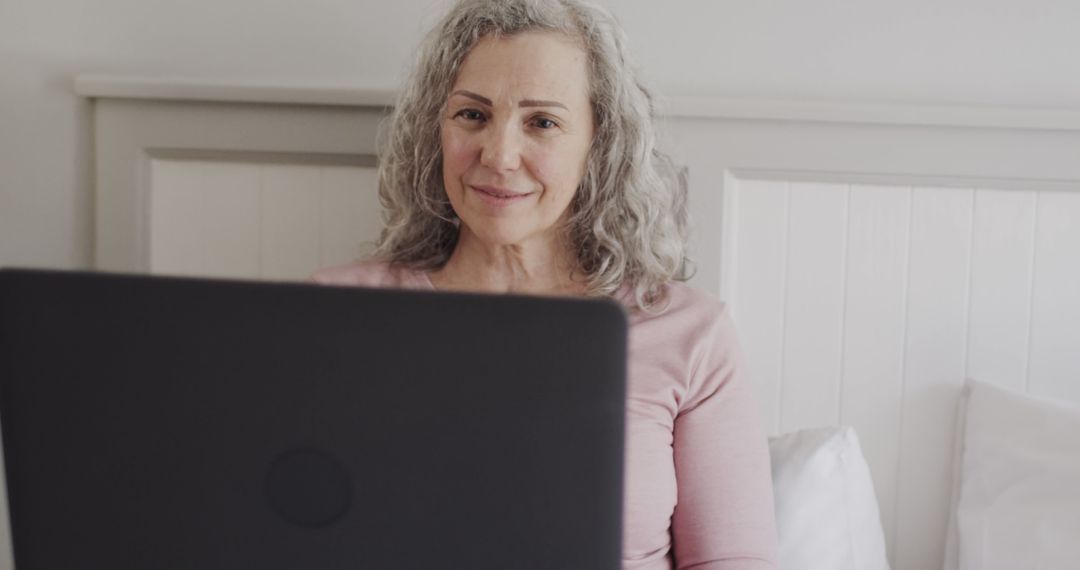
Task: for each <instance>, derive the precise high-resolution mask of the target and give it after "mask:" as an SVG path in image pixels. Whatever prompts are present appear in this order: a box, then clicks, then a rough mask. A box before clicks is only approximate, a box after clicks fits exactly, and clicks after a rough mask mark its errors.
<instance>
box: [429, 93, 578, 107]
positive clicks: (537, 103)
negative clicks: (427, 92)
mask: <svg viewBox="0 0 1080 570" xmlns="http://www.w3.org/2000/svg"><path fill="white" fill-rule="evenodd" d="M455 95H461V96H462V97H468V98H469V99H472V100H474V101H478V102H480V103H483V104H484V105H487V106H488V107H492V106H494V104H493V103H492V102H491V99H488V98H487V97H484V96H483V95H479V94H476V93H473V92H472V91H466V90H465V89H458V90H457V91H454V92H453V93H451V94H450V96H451V97H453V96H455ZM518 106H519V107H561V108H563V109H566V110H567V111H569V110H570V109H568V108H567V107H566V105H563V104H562V103H560V102H558V101H544V100H541V99H522V100H521V102H520V103H518Z"/></svg>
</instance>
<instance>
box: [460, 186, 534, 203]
mask: <svg viewBox="0 0 1080 570" xmlns="http://www.w3.org/2000/svg"><path fill="white" fill-rule="evenodd" d="M469 189H470V190H472V191H473V192H476V195H477V196H478V197H479V198H480V199H481V200H482V201H483V202H484V203H485V204H488V205H490V206H509V205H511V204H517V203H518V202H521V201H523V200H525V199H527V198H528V197H529V196H532V195H533V193H532V192H514V191H511V190H507V189H504V188H495V187H492V186H469Z"/></svg>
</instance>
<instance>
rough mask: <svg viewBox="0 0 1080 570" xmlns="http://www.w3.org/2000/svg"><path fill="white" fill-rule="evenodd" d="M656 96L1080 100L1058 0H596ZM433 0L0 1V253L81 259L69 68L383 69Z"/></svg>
mask: <svg viewBox="0 0 1080 570" xmlns="http://www.w3.org/2000/svg"><path fill="white" fill-rule="evenodd" d="M605 3H606V4H608V5H610V6H612V8H613V9H614V11H615V12H616V14H617V15H618V16H619V17H620V18H621V19H622V21H623V23H624V25H625V27H626V28H627V31H628V33H629V35H630V37H631V43H632V45H633V47H634V50H635V52H636V55H637V58H638V60H639V61H640V63H641V65H642V68H643V71H644V73H645V76H646V78H647V79H648V80H649V82H650V83H651V84H652V85H653V86H654V87H655V88H656V91H658V92H659V93H661V94H663V95H671V96H674V95H689V96H695V95H697V96H711V95H717V96H720V95H723V96H748V97H757V96H762V97H770V98H811V99H830V100H862V101H894V102H927V103H958V104H994V105H1026V106H1056V107H1080V58H1078V57H1077V56H1076V54H1078V53H1080V34H1076V33H1075V30H1076V29H1077V28H1080V3H1077V2H1074V1H1072V0H1032V1H1031V2H1024V3H1021V2H1015V1H1012V0H957V1H954V2H948V3H942V2H937V1H935V0H907V1H904V2H900V1H896V2H889V3H881V2H874V3H871V2H865V1H858V0H838V1H832V2H816V3H810V2H802V1H799V0H779V1H775V2H756V1H753V0H738V1H734V0H733V1H729V2H715V1H713V0H684V1H681V2H671V3H666V4H665V5H664V7H663V8H662V9H661V8H658V6H660V5H661V4H660V3H657V2H655V1H651V0H607V1H606V2H605ZM443 4H444V2H443V1H440V0H397V1H395V2H386V1H379V2H372V1H367V2H364V1H357V0H310V1H307V2H296V1H289V2H284V1H282V0H213V1H211V0H186V1H183V2H181V1H179V0H172V1H168V0H95V1H93V2H88V1H86V0H40V1H34V2H31V1H30V0H0V266H4V265H24V266H40V267H61V268H78V267H88V266H90V264H91V263H92V259H91V258H92V253H91V252H92V250H93V244H92V242H91V239H92V234H93V220H92V216H91V206H92V187H91V184H90V182H89V180H90V179H91V177H92V166H91V165H92V160H91V158H92V157H91V152H92V148H91V130H92V125H91V121H90V116H91V115H90V104H89V103H87V102H86V101H83V100H80V99H79V98H78V97H77V96H75V95H74V94H73V93H72V89H71V79H72V77H73V76H74V75H76V74H79V73H99V74H103V73H107V74H119V75H154V76H161V75H165V76H187V77H208V78H227V79H231V80H252V81H265V82H271V83H288V82H303V83H316V84H340V83H349V84H364V85H374V86H385V85H393V84H395V83H396V82H397V80H398V79H399V78H400V75H401V69H402V68H403V66H404V64H406V63H407V62H408V60H409V54H410V51H411V49H412V46H413V45H415V43H416V42H417V40H418V39H419V37H420V35H421V31H422V30H423V29H425V28H426V25H427V24H428V23H430V22H431V21H432V20H433V19H434V18H435V16H436V14H437V13H438V12H439V11H440V10H441V7H442V6H443Z"/></svg>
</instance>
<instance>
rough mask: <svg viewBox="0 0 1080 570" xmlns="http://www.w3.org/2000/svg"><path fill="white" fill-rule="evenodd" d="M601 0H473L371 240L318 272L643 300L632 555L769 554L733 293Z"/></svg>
mask: <svg viewBox="0 0 1080 570" xmlns="http://www.w3.org/2000/svg"><path fill="white" fill-rule="evenodd" d="M624 42H625V40H624V37H623V35H622V32H621V31H620V30H619V28H618V26H617V24H616V23H615V22H614V20H613V18H612V17H611V16H610V15H609V14H608V13H607V12H605V11H603V10H602V9H600V8H597V7H595V6H592V5H588V4H584V3H582V2H579V1H578V0H548V1H542V0H463V1H461V2H459V3H458V4H456V5H455V6H454V8H453V9H452V10H451V11H450V13H449V14H448V15H447V16H446V17H445V18H444V19H443V20H442V21H441V23H439V24H438V25H437V26H436V27H435V29H434V30H433V31H432V32H431V33H430V34H429V36H428V37H427V39H426V40H425V43H424V44H423V46H422V49H421V52H420V55H419V60H418V62H417V65H416V69H415V70H414V73H413V76H412V77H411V80H410V81H409V83H408V85H407V86H406V88H405V90H404V92H403V93H402V95H401V98H400V100H399V102H398V105H397V106H396V108H395V110H394V114H393V117H392V119H391V122H390V124H389V129H388V138H387V140H386V141H385V142H386V145H385V148H384V151H383V154H382V156H381V162H380V167H379V192H380V197H381V199H382V203H383V206H384V207H385V210H386V211H385V216H384V217H385V220H386V228H385V229H384V231H383V233H382V236H381V237H380V241H379V244H378V248H377V251H376V256H375V258H374V259H372V260H368V261H363V262H358V263H354V264H350V265H346V266H341V267H334V268H329V269H324V270H322V271H319V272H318V273H316V274H315V275H314V276H313V280H314V281H316V282H318V283H325V284H336V285H363V286H381V287H407V288H415V289H427V290H457V291H478V292H491V293H508V292H514V293H528V294H544V295H583V296H611V297H614V298H617V299H619V300H621V301H622V302H623V303H624V305H625V306H626V307H627V309H628V312H629V315H630V325H631V326H630V340H629V342H630V346H629V351H630V362H629V374H628V376H629V377H628V393H629V396H628V397H629V401H628V415H627V418H628V421H627V450H626V451H627V458H626V477H627V479H626V500H625V507H626V508H625V516H624V519H625V529H624V553H623V557H624V567H625V568H649V569H660V568H664V569H667V568H675V567H677V568H689V567H693V568H697V569H702V570H704V569H712V570H721V569H723V570H733V569H739V570H744V569H773V568H775V567H776V563H775V560H776V534H775V532H776V531H775V522H774V520H773V503H772V485H771V479H770V470H769V455H768V448H767V444H766V439H765V436H764V434H763V433H762V431H761V430H760V427H759V424H758V419H757V418H756V415H755V414H756V406H755V403H754V401H753V399H752V395H751V393H750V386H749V384H748V382H747V380H746V379H745V378H744V377H743V376H744V372H743V371H744V370H745V368H744V366H743V364H742V361H741V356H740V353H739V350H738V347H737V343H736V339H735V334H734V331H733V328H732V324H731V320H730V317H729V315H728V312H727V310H726V309H725V307H724V306H723V305H722V304H721V303H719V302H717V301H715V300H713V299H712V298H710V297H709V296H707V295H705V294H703V293H699V292H697V291H695V290H693V289H691V288H689V287H688V286H686V285H685V284H683V283H681V282H680V280H685V276H684V275H683V268H684V267H685V265H686V259H685V250H686V245H685V244H686V204H685V188H684V186H685V185H684V184H683V183H682V181H681V180H680V179H679V177H678V176H675V175H674V172H675V171H674V170H673V169H672V167H671V164H670V162H669V161H668V160H667V159H666V158H665V157H663V155H661V154H659V153H658V152H656V151H655V150H654V147H653V145H654V135H653V130H652V125H651V114H652V108H651V100H650V98H649V96H648V94H647V93H646V92H645V91H644V90H643V89H642V88H641V87H640V86H639V85H638V83H637V81H636V79H635V77H634V74H633V72H632V70H631V68H630V66H629V64H628V61H627V56H626V52H625V48H624Z"/></svg>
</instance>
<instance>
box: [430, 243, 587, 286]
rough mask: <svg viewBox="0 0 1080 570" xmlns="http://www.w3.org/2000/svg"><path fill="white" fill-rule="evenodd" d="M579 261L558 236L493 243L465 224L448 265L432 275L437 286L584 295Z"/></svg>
mask: <svg viewBox="0 0 1080 570" xmlns="http://www.w3.org/2000/svg"><path fill="white" fill-rule="evenodd" d="M576 265H577V264H576V262H575V261H574V255H573V252H571V251H570V249H569V247H565V246H560V244H559V243H558V240H554V239H553V240H549V241H544V242H528V243H523V244H513V245H490V244H485V243H483V242H481V241H480V240H479V239H477V238H476V237H475V236H474V235H472V234H471V233H470V232H468V231H467V230H465V229H464V228H463V231H462V233H461V236H460V237H459V239H458V243H457V245H456V246H455V248H454V252H453V253H452V254H451V255H450V259H449V260H448V261H447V262H446V265H444V266H443V267H442V268H440V269H439V270H437V271H434V272H433V273H431V274H430V277H431V281H432V283H433V284H434V285H435V287H436V288H438V289H443V290H451V291H472V292H482V293H522V294H535V295H582V294H584V292H585V281H584V279H583V278H582V276H581V273H580V271H577V270H576Z"/></svg>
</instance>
